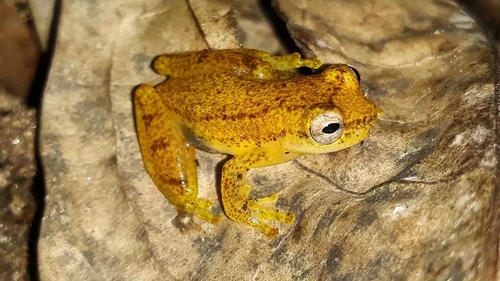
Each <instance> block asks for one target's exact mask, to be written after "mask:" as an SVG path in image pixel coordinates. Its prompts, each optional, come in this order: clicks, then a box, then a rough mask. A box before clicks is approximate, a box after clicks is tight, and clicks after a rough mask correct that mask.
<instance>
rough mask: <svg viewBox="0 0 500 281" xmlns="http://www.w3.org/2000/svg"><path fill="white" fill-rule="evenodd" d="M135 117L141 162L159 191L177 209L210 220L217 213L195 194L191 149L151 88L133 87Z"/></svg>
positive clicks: (193, 152) (193, 153) (218, 218)
mask: <svg viewBox="0 0 500 281" xmlns="http://www.w3.org/2000/svg"><path fill="white" fill-rule="evenodd" d="M134 100H135V119H136V127H137V135H138V137H139V144H140V147H141V153H142V157H143V161H144V164H145V166H146V169H147V171H148V172H149V174H150V176H151V178H152V179H153V181H154V182H155V184H156V186H157V187H158V188H159V189H160V191H161V192H162V193H163V194H164V195H165V196H166V197H167V198H168V200H169V201H170V202H171V203H172V204H173V205H174V206H175V208H176V209H177V210H178V211H181V212H186V213H191V214H194V215H196V216H198V217H200V218H201V219H204V220H206V221H208V222H210V223H217V222H219V221H220V220H221V217H220V216H218V215H214V214H212V213H211V212H210V209H211V207H212V202H211V201H210V200H205V199H200V198H198V182H197V175H196V162H195V151H194V147H193V146H188V145H187V144H186V141H185V140H184V139H183V137H182V135H181V134H180V133H179V132H178V131H177V127H176V126H175V124H174V123H173V122H171V121H170V118H169V117H170V116H169V112H168V110H167V109H166V108H165V107H164V106H163V103H162V101H161V100H160V97H159V96H158V94H157V93H156V91H155V89H154V88H153V87H151V86H149V85H141V86H140V87H139V88H137V90H136V91H135V96H134Z"/></svg>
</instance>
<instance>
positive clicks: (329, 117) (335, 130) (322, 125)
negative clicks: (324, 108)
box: [309, 112, 344, 144]
mask: <svg viewBox="0 0 500 281" xmlns="http://www.w3.org/2000/svg"><path fill="white" fill-rule="evenodd" d="M343 126H344V124H343V122H342V117H341V116H340V115H339V114H338V113H335V112H326V113H321V114H320V115H318V116H317V117H316V118H314V119H313V120H312V122H311V126H310V127H309V132H310V133H311V137H312V139H313V140H314V141H315V142H317V143H319V144H330V143H332V142H334V141H336V140H338V139H339V138H340V136H341V135H342V130H343Z"/></svg>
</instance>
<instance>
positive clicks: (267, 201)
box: [254, 193, 278, 205]
mask: <svg viewBox="0 0 500 281" xmlns="http://www.w3.org/2000/svg"><path fill="white" fill-rule="evenodd" d="M254 201H255V203H257V204H259V205H262V204H275V203H276V202H277V201H278V194H276V193H274V194H271V195H269V196H267V197H262V198H257V199H254Z"/></svg>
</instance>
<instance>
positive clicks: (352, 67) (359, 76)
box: [347, 64, 361, 82]
mask: <svg viewBox="0 0 500 281" xmlns="http://www.w3.org/2000/svg"><path fill="white" fill-rule="evenodd" d="M347 66H349V68H350V69H351V71H352V73H354V75H356V79H358V82H360V81H361V75H359V72H358V70H357V69H356V68H354V66H352V65H350V64H348V65H347Z"/></svg>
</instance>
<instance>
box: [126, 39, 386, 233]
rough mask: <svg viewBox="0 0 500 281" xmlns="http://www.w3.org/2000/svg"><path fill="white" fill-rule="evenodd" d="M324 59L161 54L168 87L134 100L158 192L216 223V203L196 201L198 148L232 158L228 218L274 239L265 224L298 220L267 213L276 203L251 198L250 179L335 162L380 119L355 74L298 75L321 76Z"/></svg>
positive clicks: (227, 169)
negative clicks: (303, 70)
mask: <svg viewBox="0 0 500 281" xmlns="http://www.w3.org/2000/svg"><path fill="white" fill-rule="evenodd" d="M320 66H321V61H320V60H319V59H301V57H300V55H299V54H298V53H294V54H290V55H285V56H273V55H271V54H269V53H267V52H264V51H259V50H250V49H233V50H205V51H200V52H190V53H183V54H174V55H162V56H160V57H158V58H157V59H156V60H155V62H154V69H155V70H156V71H157V72H158V73H159V74H162V75H167V76H168V77H169V78H168V80H167V81H166V82H164V83H162V84H160V85H158V86H156V87H152V86H150V85H141V86H139V87H138V88H137V89H136V91H135V97H134V100H135V118H136V126H137V134H138V136H139V143H140V147H141V152H142V157H143V160H144V163H145V166H146V169H147V170H148V172H149V174H150V175H151V177H152V178H153V180H154V182H155V183H156V185H157V186H158V188H159V189H160V190H161V192H162V193H163V194H164V195H165V196H166V197H167V198H168V200H170V202H171V203H172V204H173V205H174V206H175V208H176V209H177V210H178V211H179V212H185V213H191V214H194V215H196V216H198V217H199V218H201V219H203V220H206V221H208V222H210V223H217V222H219V221H220V220H221V216H220V215H214V214H212V213H211V212H210V210H211V207H212V204H213V203H212V202H211V201H209V200H205V199H202V198H198V182H197V174H196V163H195V150H194V147H198V148H201V149H205V150H208V151H213V152H219V153H226V154H230V155H234V157H232V158H231V159H230V160H229V161H227V162H226V163H225V164H224V167H223V168H222V180H221V194H222V203H223V207H224V211H225V213H226V215H227V216H228V217H229V218H231V219H232V220H234V221H237V222H241V223H246V224H249V225H251V226H253V227H255V228H257V229H258V230H260V231H262V232H263V233H264V234H265V235H266V236H267V237H268V238H269V239H274V238H275V237H276V236H277V234H278V230H277V229H276V228H273V227H271V226H269V225H268V224H267V223H266V222H265V220H278V221H281V222H283V223H286V224H291V223H293V222H294V220H295V215H294V214H293V213H286V212H281V211H278V210H276V209H274V208H269V207H265V206H264V205H266V204H274V203H276V201H277V199H278V196H277V195H276V194H273V195H271V196H269V197H265V198H260V199H249V198H248V195H249V193H250V186H248V185H247V184H246V183H245V177H246V173H247V171H248V170H249V169H251V168H255V167H264V166H271V165H276V164H280V163H284V162H287V161H290V160H293V159H296V158H297V157H299V156H301V155H304V154H319V153H329V152H333V151H337V150H340V149H344V148H346V147H349V146H352V145H354V144H356V143H358V142H360V141H362V140H364V139H365V138H366V137H368V134H369V131H370V127H371V125H372V124H373V123H375V121H376V120H377V114H378V113H380V112H381V110H380V109H378V108H376V107H375V105H374V104H373V103H371V102H369V101H368V100H367V99H366V98H365V96H364V95H363V92H362V91H361V89H360V85H359V77H358V75H357V72H356V71H355V70H354V69H353V68H351V67H349V66H347V65H333V66H329V67H328V68H326V70H324V71H323V72H322V73H321V74H317V75H310V76H303V75H300V74H297V73H295V72H292V70H294V69H296V68H299V67H309V68H314V69H316V68H319V67H320Z"/></svg>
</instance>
